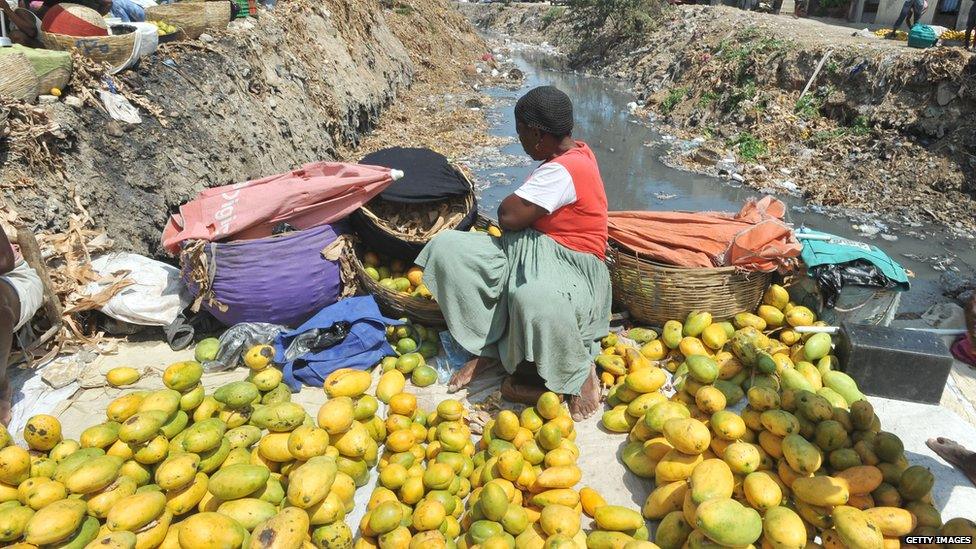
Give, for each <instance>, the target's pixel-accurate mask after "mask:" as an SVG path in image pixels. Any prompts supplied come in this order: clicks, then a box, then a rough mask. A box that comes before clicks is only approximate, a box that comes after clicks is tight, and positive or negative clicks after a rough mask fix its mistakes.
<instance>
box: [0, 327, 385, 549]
mask: <svg viewBox="0 0 976 549" xmlns="http://www.w3.org/2000/svg"><path fill="white" fill-rule="evenodd" d="M271 356H272V355H271V354H269V348H268V347H267V346H261V347H257V348H253V349H251V350H249V351H248V352H247V354H246V355H245V358H244V361H245V363H246V364H247V365H248V366H249V367H250V369H251V371H250V375H249V376H248V379H247V380H244V381H238V382H234V383H230V384H227V385H224V386H222V387H220V388H218V389H217V390H216V391H214V393H213V394H212V395H207V394H205V391H204V390H203V388H202V385H201V384H200V380H201V375H202V373H203V368H202V366H201V365H200V364H199V363H198V362H196V361H185V362H178V363H175V364H172V365H171V366H169V367H168V368H166V370H165V371H164V373H163V383H164V384H165V385H166V388H165V389H160V390H156V391H136V392H129V393H126V394H123V395H122V396H120V397H118V398H116V399H115V400H114V401H112V402H111V403H110V404H109V406H108V408H107V410H106V420H105V421H103V422H102V423H99V424H96V425H93V426H91V427H89V428H87V429H85V430H84V431H83V432H82V434H81V436H80V437H79V440H77V441H75V440H68V439H63V438H62V434H61V425H60V424H59V422H58V420H57V419H56V418H54V417H52V416H48V415H39V416H35V417H32V418H31V419H30V420H29V421H28V422H27V425H26V427H25V429H24V439H25V441H26V442H27V446H28V448H27V449H24V448H21V447H18V446H15V445H12V444H11V438H10V436H9V434H8V433H7V432H6V430H3V429H0V543H3V544H4V545H5V546H10V547H21V548H32V547H59V548H71V549H75V548H77V549H82V548H85V547H108V548H114V547H119V548H129V549H131V548H138V549H142V548H154V547H163V548H183V549H191V548H200V549H203V548H208V549H209V548H238V547H293V548H298V547H303V546H304V547H328V548H333V549H335V548H351V547H352V544H353V540H352V531H351V529H350V528H349V527H348V526H347V525H346V523H345V521H344V517H345V515H346V513H348V512H350V511H351V510H352V508H353V497H354V494H355V491H356V488H357V486H361V485H363V484H365V483H366V481H367V479H368V477H369V468H370V467H372V466H373V465H375V463H376V461H377V456H378V443H379V442H382V441H383V439H384V437H385V426H384V422H383V420H382V419H380V418H377V417H376V416H375V412H376V410H377V408H378V402H377V400H376V399H375V398H374V397H373V396H371V395H366V394H365V391H366V390H367V388H368V387H369V386H370V382H371V376H370V374H369V373H367V372H362V371H353V370H338V371H336V372H334V373H333V374H332V375H330V376H329V378H328V379H327V380H326V383H325V390H326V393H327V394H328V395H329V397H330V399H329V401H328V402H327V403H326V405H324V406H322V408H321V409H320V410H319V413H318V418H317V420H316V419H314V418H312V417H311V416H310V415H309V414H308V413H306V411H305V409H304V408H303V407H302V406H300V405H298V404H295V403H292V402H291V391H290V390H288V387H287V386H285V385H282V384H281V372H280V371H278V370H277V369H276V368H274V367H273V366H272V365H271V364H270V362H271V360H270V357H271ZM110 375H112V376H113V378H119V377H120V376H122V377H124V376H127V375H131V372H128V371H121V372H114V373H110ZM127 380H128V379H114V381H116V382H119V381H127ZM337 403H338V404H337Z"/></svg>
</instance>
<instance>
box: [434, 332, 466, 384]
mask: <svg viewBox="0 0 976 549" xmlns="http://www.w3.org/2000/svg"><path fill="white" fill-rule="evenodd" d="M439 335H440V339H441V348H442V349H443V350H444V352H443V354H441V355H438V356H436V357H434V358H432V359H431V360H430V361H429V363H428V364H429V365H430V367H431V368H433V369H434V370H435V371H436V372H437V381H438V382H440V383H447V382H448V381H450V380H451V376H453V375H454V372H457V371H458V370H460V369H461V367H462V366H464V364H465V363H466V362H468V361H469V360H471V359H472V358H474V355H472V354H471V353H469V352H468V351H467V349H465V348H464V347H462V346H461V345H460V344H459V343H458V342H457V341H455V339H454V336H452V335H451V332H448V331H443V332H441V333H440V334H439Z"/></svg>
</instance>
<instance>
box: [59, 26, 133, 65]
mask: <svg viewBox="0 0 976 549" xmlns="http://www.w3.org/2000/svg"><path fill="white" fill-rule="evenodd" d="M40 35H41V42H42V43H43V44H44V47H46V48H47V49H49V50H58V51H71V50H78V53H80V54H82V55H84V56H85V57H87V58H89V59H91V60H92V61H95V62H96V63H102V62H105V63H108V64H109V65H112V66H113V67H117V66H119V65H122V64H124V63H126V62H127V61H128V60H129V58H130V57H132V49H133V48H134V47H135V44H136V38H137V37H138V33H135V32H130V33H126V34H118V35H114V36H68V35H66V34H54V33H52V32H42V33H40Z"/></svg>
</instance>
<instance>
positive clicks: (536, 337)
mask: <svg viewBox="0 0 976 549" xmlns="http://www.w3.org/2000/svg"><path fill="white" fill-rule="evenodd" d="M508 300H509V328H508V331H507V333H506V335H505V340H504V342H503V343H501V348H500V350H499V351H500V352H501V353H502V354H503V356H508V357H513V356H521V357H524V363H520V364H522V365H523V367H524V366H525V364H528V365H531V366H534V368H533V369H534V374H533V375H532V376H531V377H532V378H534V379H536V380H541V381H542V382H543V383H544V385H543V384H539V383H538V381H536V382H535V383H532V382H531V380H530V381H529V383H526V382H525V381H523V380H526V379H528V378H529V377H530V376H529V375H528V374H527V373H522V375H521V376H520V375H519V372H518V371H517V370H516V372H515V373H514V374H515V375H513V376H512V377H510V378H509V379H508V380H507V383H506V385H507V388H506V389H507V390H506V392H508V393H509V394H510V395H512V396H516V397H518V398H519V400H521V401H523V402H524V401H528V402H531V401H532V399H533V397H535V398H538V395H539V394H541V393H542V392H544V391H545V390H547V389H548V390H550V391H553V392H555V393H560V394H563V395H565V397H566V399H567V402H568V404H569V409H570V412H571V413H572V415H573V419H575V420H577V421H579V420H582V419H585V418H587V417H589V416H590V415H592V414H593V412H595V411H596V410H597V408H598V407H599V405H600V387H599V380H597V382H596V384H595V385H594V384H593V383H591V381H592V379H593V378H595V366H594V365H593V360H592V357H591V356H590V350H589V349H587V348H586V347H585V345H584V344H583V336H582V334H581V332H582V327H581V326H580V323H581V319H580V314H579V312H578V311H577V310H576V306H575V305H574V303H573V302H572V301H571V300H570V299H569V298H568V296H567V295H566V294H565V293H564V292H563V291H560V290H557V289H556V285H553V284H551V283H547V282H527V283H525V284H523V285H521V286H519V287H517V288H516V289H515V290H514V291H512V292H511V293H510V294H509V297H508ZM594 389H595V391H594Z"/></svg>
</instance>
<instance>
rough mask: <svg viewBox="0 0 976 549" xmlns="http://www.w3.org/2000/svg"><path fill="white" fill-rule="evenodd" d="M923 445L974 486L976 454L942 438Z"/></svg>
mask: <svg viewBox="0 0 976 549" xmlns="http://www.w3.org/2000/svg"><path fill="white" fill-rule="evenodd" d="M925 445H926V446H928V447H929V448H931V449H932V451H933V452H935V453H936V454H938V455H939V457H941V458H942V459H944V460H946V461H948V462H949V463H951V464H952V465H954V466H955V467H956V468H957V469H959V470H960V471H962V473H963V474H964V475H966V478H968V479H969V482H972V483H973V484H974V485H976V452H971V451H969V450H967V449H966V448H964V447H963V446H962V445H961V444H959V443H958V442H956V441H954V440H949V439H947V438H942V437H938V438H930V439H928V440H926V441H925Z"/></svg>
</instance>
